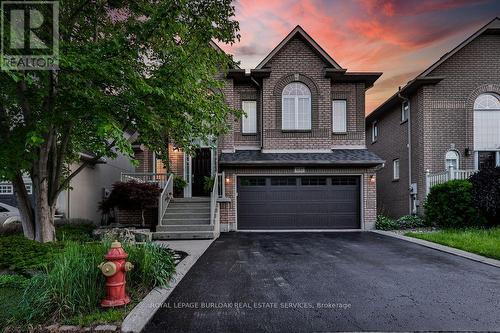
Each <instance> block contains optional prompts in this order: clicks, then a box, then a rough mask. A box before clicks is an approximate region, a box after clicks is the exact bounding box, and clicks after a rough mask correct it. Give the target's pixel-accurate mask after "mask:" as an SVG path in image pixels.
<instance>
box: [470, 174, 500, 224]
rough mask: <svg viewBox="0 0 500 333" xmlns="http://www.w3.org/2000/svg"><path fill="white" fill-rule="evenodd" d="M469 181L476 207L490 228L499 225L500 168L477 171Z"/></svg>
mask: <svg viewBox="0 0 500 333" xmlns="http://www.w3.org/2000/svg"><path fill="white" fill-rule="evenodd" d="M469 180H470V182H471V183H472V197H473V198H474V204H475V205H476V207H477V208H478V209H479V210H480V211H481V213H482V214H483V215H484V216H485V217H486V219H487V220H488V224H489V225H490V226H498V225H500V167H496V168H486V169H482V170H479V172H477V173H475V174H473V175H472V176H471V177H470V178H469Z"/></svg>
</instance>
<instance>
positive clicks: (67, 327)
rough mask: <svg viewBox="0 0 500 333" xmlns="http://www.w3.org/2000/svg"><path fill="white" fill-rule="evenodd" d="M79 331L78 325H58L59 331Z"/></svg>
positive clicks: (72, 332) (65, 332)
mask: <svg viewBox="0 0 500 333" xmlns="http://www.w3.org/2000/svg"><path fill="white" fill-rule="evenodd" d="M80 331H81V328H80V327H78V326H73V325H62V326H59V332H60V333H75V332H80Z"/></svg>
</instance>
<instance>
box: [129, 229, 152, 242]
mask: <svg viewBox="0 0 500 333" xmlns="http://www.w3.org/2000/svg"><path fill="white" fill-rule="evenodd" d="M132 233H133V234H134V236H135V241H136V242H151V241H152V239H153V233H152V232H151V231H149V230H146V229H144V230H133V231H132Z"/></svg>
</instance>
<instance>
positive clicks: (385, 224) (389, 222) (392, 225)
mask: <svg viewBox="0 0 500 333" xmlns="http://www.w3.org/2000/svg"><path fill="white" fill-rule="evenodd" d="M375 228H376V229H377V230H394V229H397V224H396V221H394V220H393V219H391V218H390V217H387V216H384V215H377V221H376V222H375Z"/></svg>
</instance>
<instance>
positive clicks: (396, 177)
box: [392, 158, 400, 180]
mask: <svg viewBox="0 0 500 333" xmlns="http://www.w3.org/2000/svg"><path fill="white" fill-rule="evenodd" d="M396 166H397V167H396ZM399 170H400V163H399V158H396V159H394V160H393V161H392V179H393V180H399Z"/></svg>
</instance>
